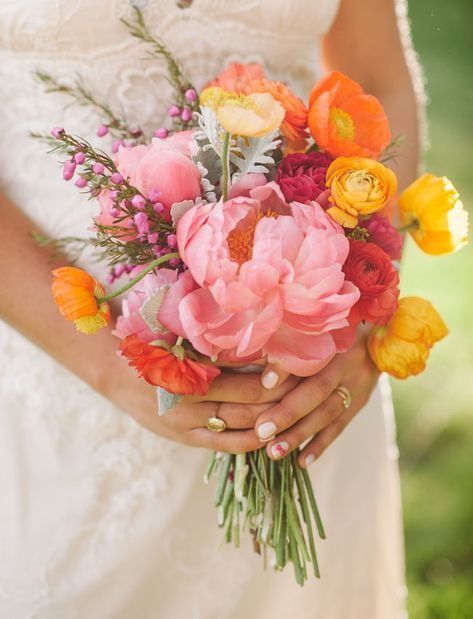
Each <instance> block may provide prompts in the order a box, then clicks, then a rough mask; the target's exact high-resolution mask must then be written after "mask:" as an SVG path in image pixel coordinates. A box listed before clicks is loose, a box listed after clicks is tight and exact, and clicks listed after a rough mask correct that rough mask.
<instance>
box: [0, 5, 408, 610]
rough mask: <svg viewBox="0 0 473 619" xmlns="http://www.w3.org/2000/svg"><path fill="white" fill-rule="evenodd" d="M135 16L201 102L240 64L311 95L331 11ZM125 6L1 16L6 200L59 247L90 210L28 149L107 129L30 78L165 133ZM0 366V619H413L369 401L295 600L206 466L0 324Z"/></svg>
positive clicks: (384, 450) (385, 448)
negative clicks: (50, 135)
mask: <svg viewBox="0 0 473 619" xmlns="http://www.w3.org/2000/svg"><path fill="white" fill-rule="evenodd" d="M139 4H140V6H142V7H143V9H144V10H145V12H146V19H147V22H148V24H149V25H150V26H151V28H152V29H153V31H154V32H155V33H156V34H157V35H158V36H160V37H162V39H163V40H164V41H165V42H166V44H167V45H168V46H169V48H170V49H171V50H172V51H173V52H174V53H175V54H176V56H177V57H178V58H180V60H181V61H182V64H183V65H184V67H185V69H186V71H187V72H188V74H189V75H190V76H192V78H193V79H194V80H195V81H196V83H197V85H198V86H201V85H202V84H203V83H204V82H205V81H206V80H207V79H208V78H209V77H211V76H212V75H214V74H216V73H217V72H218V71H220V70H221V69H222V68H223V67H224V66H225V65H226V64H228V63H230V62H232V61H240V62H261V63H262V64H264V66H265V68H266V70H267V72H268V74H269V75H271V76H272V77H275V78H278V79H282V80H285V81H288V82H290V83H291V85H294V86H295V87H296V88H297V89H298V91H299V92H300V94H304V95H305V94H307V90H308V89H309V87H310V86H311V85H312V83H313V81H314V80H315V79H316V77H317V76H318V74H319V71H320V67H319V63H318V44H319V39H320V37H321V36H322V35H323V33H324V32H325V31H326V30H327V29H328V27H329V25H330V23H331V21H332V20H333V18H334V16H335V13H336V10H337V5H338V3H337V1H336V0H317V2H314V1H313V0H298V2H294V1H291V0H240V1H239V2H228V1H226V0H194V1H193V2H192V4H191V5H190V6H189V7H186V8H180V7H179V6H178V5H177V3H176V2H175V0H149V1H148V2H146V1H141V2H140V3H139ZM131 10H132V5H131V3H130V2H128V1H126V0H103V1H102V2H96V0H76V1H75V2H66V1H64V0H37V1H35V3H34V8H33V7H32V4H31V2H30V1H29V0H2V2H1V3H0V80H1V83H2V84H3V85H4V91H3V93H2V97H1V99H0V186H1V189H2V191H4V192H6V193H7V194H8V196H9V197H10V198H11V199H12V200H13V201H14V202H15V203H16V204H17V205H19V207H20V208H22V209H23V210H24V211H25V212H27V213H28V214H29V215H30V216H31V217H32V219H33V220H34V221H35V222H36V223H37V225H38V226H39V227H41V229H43V230H44V231H45V232H46V233H48V234H50V235H52V236H65V235H79V236H82V235H84V231H85V230H86V228H87V226H88V225H89V223H90V217H91V216H92V215H93V214H94V213H95V212H96V207H95V206H94V205H93V203H92V202H87V201H86V200H85V199H84V198H83V196H80V195H79V194H78V192H76V191H75V190H74V189H73V188H72V187H70V186H68V185H67V184H66V183H64V182H63V181H62V180H61V178H60V170H59V168H58V165H57V162H56V161H55V158H54V157H51V156H49V157H48V156H46V155H45V152H44V150H45V149H44V145H42V144H40V143H38V142H36V141H34V140H32V139H31V138H30V137H29V136H28V133H29V132H30V131H31V130H47V129H49V128H50V127H51V126H53V125H63V126H64V127H67V129H68V130H69V131H71V132H75V133H80V134H82V135H84V136H89V137H91V138H93V136H94V133H95V129H96V127H97V126H98V124H99V122H100V119H99V118H98V116H97V115H96V114H95V113H94V112H91V111H90V110H89V109H86V108H80V107H76V106H74V107H70V106H68V105H67V100H66V99H65V98H64V97H63V96H62V95H46V94H44V92H43V91H42V88H41V86H40V85H39V84H38V83H37V82H36V81H35V79H34V78H33V76H32V72H33V71H34V70H35V69H42V70H44V71H47V72H48V73H51V74H53V75H55V76H57V77H58V78H60V79H61V80H66V81H71V82H72V81H73V80H74V79H75V77H76V75H78V74H79V75H81V76H82V77H83V79H84V82H85V83H86V84H87V86H88V87H89V88H91V89H92V90H93V91H94V93H95V94H96V95H97V97H98V98H100V99H103V100H106V101H108V102H110V104H111V106H112V108H113V109H114V110H115V111H117V112H120V113H123V114H124V115H125V116H126V117H127V118H128V119H129V121H130V123H132V124H133V123H136V122H138V121H140V122H142V120H143V119H147V120H148V122H147V127H146V128H147V129H148V130H152V129H153V128H156V127H158V126H160V125H161V124H162V123H163V120H164V116H165V110H166V107H167V102H168V100H169V97H170V93H169V90H168V87H167V85H166V82H165V79H164V78H165V71H164V67H163V66H161V65H160V64H159V62H155V61H150V60H147V59H146V58H145V56H146V54H145V50H144V48H143V47H142V46H141V44H140V43H139V42H137V41H136V40H134V39H132V38H131V37H129V35H128V34H127V31H126V29H125V27H124V26H123V25H122V24H121V23H120V21H119V20H120V18H121V17H129V16H130V15H131ZM93 139H94V138H93ZM0 251H1V249H0ZM88 266H89V268H91V269H92V270H93V271H94V272H95V273H96V274H97V275H100V274H101V269H100V267H97V265H94V264H88ZM0 366H1V367H2V372H1V373H0V393H1V398H0V492H1V493H2V501H1V503H0V521H1V522H2V527H1V528H0V554H1V556H2V562H1V563H0V617H2V618H3V617H5V618H7V617H8V619H30V618H31V619H33V618H34V619H56V618H58V619H59V618H60V619H69V618H74V619H76V618H79V619H82V618H83V619H89V618H90V617H103V618H113V619H121V618H123V619H129V618H130V617H139V618H140V619H148V618H149V619H156V617H159V618H160V619H161V618H162V619H168V618H171V617H176V616H178V617H185V618H186V619H187V618H192V619H214V618H217V617H218V618H219V619H241V618H242V617H246V618H248V619H253V618H256V617H258V616H271V614H273V613H274V614H275V613H276V612H281V611H282V610H283V609H284V610H285V611H287V612H292V613H293V614H294V613H295V614H297V616H298V617H301V619H309V618H310V617H312V616H324V617H327V619H338V618H339V617H344V619H351V618H353V619H355V617H360V616H362V617H364V618H366V619H369V618H373V619H374V618H378V617H383V619H391V618H393V619H394V618H396V619H398V618H399V617H401V616H402V613H403V589H402V586H403V579H402V541H401V529H400V519H399V497H398V479H397V463H396V459H395V451H393V450H395V442H394V436H393V432H392V426H391V425H390V424H391V423H392V410H391V408H390V404H389V401H390V399H389V396H386V395H385V396H384V397H382V396H381V394H380V392H376V393H375V394H374V395H373V398H372V400H371V402H370V403H369V405H368V406H367V407H366V409H365V410H364V411H363V413H361V414H360V415H359V416H358V418H357V419H355V421H354V422H353V423H352V424H351V426H350V428H348V429H347V431H346V432H345V433H344V435H343V436H342V437H341V438H340V439H339V441H338V442H337V444H336V445H334V446H333V447H332V448H331V449H330V450H329V452H328V453H327V454H326V455H324V457H323V458H322V459H321V461H320V462H319V463H318V464H317V465H314V471H313V475H314V480H315V484H316V492H317V496H318V499H319V502H320V505H321V509H322V513H323V515H324V518H325V522H326V525H327V528H328V534H329V539H328V541H326V542H324V543H322V544H320V545H319V546H320V562H321V568H322V573H323V580H322V582H321V583H315V582H313V583H311V584H310V586H309V587H306V588H305V589H304V590H303V592H301V591H300V590H299V588H298V587H296V585H295V584H293V575H292V574H291V573H290V572H288V573H285V574H283V575H275V574H273V573H271V572H267V573H264V572H263V571H262V566H261V560H260V558H259V557H257V556H254V555H253V553H252V549H251V547H250V543H249V541H247V543H245V544H244V548H243V549H241V550H239V551H235V550H233V549H232V548H220V549H218V548H217V546H218V543H219V540H220V532H219V531H218V529H217V527H216V525H215V514H214V509H213V507H212V491H211V488H209V487H205V486H204V485H203V483H202V472H203V470H204V467H205V463H206V460H207V457H208V454H207V453H205V452H203V451H201V450H195V449H190V448H188V447H183V446H181V445H178V444H174V443H171V442H169V441H166V440H164V439H161V438H159V437H157V436H154V435H152V434H150V433H149V432H147V431H145V430H144V429H142V428H140V427H139V426H137V425H136V424H135V422H134V421H132V420H131V419H130V418H128V417H127V416H126V415H124V414H123V413H122V412H121V411H118V410H117V409H116V408H114V407H113V406H112V405H111V404H110V403H109V402H107V401H105V400H104V399H102V398H101V397H100V396H98V395H97V394H95V393H93V392H92V391H91V390H90V388H89V387H88V386H86V385H84V384H83V383H82V382H80V381H79V380H78V379H77V378H76V377H74V376H73V375H71V374H70V373H69V372H68V371H67V370H65V369H64V368H63V367H60V366H59V365H58V364H56V363H55V362H54V361H52V360H51V359H50V358H49V357H48V356H47V355H46V354H45V353H44V352H42V351H40V350H38V349H36V348H35V347H34V346H33V345H32V344H31V343H30V342H28V341H26V340H25V339H24V338H23V337H22V336H21V335H19V334H18V333H16V332H15V331H14V330H13V329H11V328H10V327H8V326H7V325H4V324H0ZM383 402H384V404H383ZM393 456H394V457H393ZM360 497H361V498H362V500H361V501H360ZM341 587H343V595H340V592H341Z"/></svg>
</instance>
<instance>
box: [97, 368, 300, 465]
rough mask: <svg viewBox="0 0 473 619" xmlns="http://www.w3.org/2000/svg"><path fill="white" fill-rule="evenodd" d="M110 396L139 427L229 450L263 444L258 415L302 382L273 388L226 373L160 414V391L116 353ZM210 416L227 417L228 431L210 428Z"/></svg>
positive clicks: (252, 378)
mask: <svg viewBox="0 0 473 619" xmlns="http://www.w3.org/2000/svg"><path fill="white" fill-rule="evenodd" d="M107 376H108V377H110V380H109V382H108V383H107V384H106V386H105V395H106V397H107V398H108V399H110V400H111V401H113V402H114V403H115V404H117V405H118V406H119V407H120V408H121V409H123V410H124V411H126V412H128V413H129V414H130V415H131V416H132V417H133V418H134V419H135V421H137V422H138V423H139V424H140V425H142V426H143V427H145V428H147V429H148V430H150V431H151V432H154V433H155V434H158V435H160V436H163V437H165V438H168V439H170V440H173V441H176V442H179V443H183V444H185V445H190V446H193V447H204V448H206V449H212V450H216V451H225V452H228V453H235V454H236V453H244V452H247V451H253V450H256V449H260V448H261V442H260V440H259V439H258V437H257V436H256V434H255V431H254V426H255V423H256V420H257V419H258V417H259V415H261V414H262V413H263V412H264V411H266V410H267V409H268V408H271V407H273V406H274V405H275V404H276V403H278V402H279V401H281V400H282V399H283V397H284V396H286V395H287V394H288V393H289V392H290V391H291V390H292V389H294V387H295V386H296V385H297V384H298V383H299V382H300V380H301V379H300V378H297V377H294V376H289V377H287V378H286V380H283V381H280V383H279V385H278V386H277V387H275V388H274V389H272V390H270V391H269V390H267V389H265V388H264V387H263V386H262V384H261V376H260V374H233V373H229V372H223V373H222V374H221V375H220V376H218V377H217V378H216V379H215V380H214V381H213V383H212V385H211V388H210V390H209V392H208V394H207V395H206V396H205V397H202V398H199V397H185V398H183V399H182V401H181V402H180V403H179V405H178V406H176V408H174V409H173V410H171V411H169V412H167V413H166V414H165V415H163V416H162V417H160V416H158V410H157V398H156V389H155V388H154V387H152V386H150V385H148V384H147V383H145V382H144V381H143V380H140V379H138V377H137V376H136V374H135V372H134V371H133V370H131V369H130V368H129V367H128V366H127V365H126V363H125V361H124V360H123V359H120V358H119V357H116V361H115V362H114V368H113V369H112V370H111V371H110V369H109V371H108V372H107ZM209 417H219V418H220V419H223V420H224V421H225V424H226V426H227V429H226V430H225V431H224V432H213V431H211V430H208V429H207V427H206V426H207V420H208V419H209Z"/></svg>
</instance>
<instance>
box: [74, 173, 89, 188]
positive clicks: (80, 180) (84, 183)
mask: <svg viewBox="0 0 473 619" xmlns="http://www.w3.org/2000/svg"><path fill="white" fill-rule="evenodd" d="M76 187H78V188H79V189H84V187H87V179H85V178H83V177H82V176H79V178H78V179H77V180H76Z"/></svg>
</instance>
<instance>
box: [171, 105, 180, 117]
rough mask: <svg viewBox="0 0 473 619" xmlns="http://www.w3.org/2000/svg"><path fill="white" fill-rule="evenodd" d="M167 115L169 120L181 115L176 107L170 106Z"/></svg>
mask: <svg viewBox="0 0 473 619" xmlns="http://www.w3.org/2000/svg"><path fill="white" fill-rule="evenodd" d="M168 114H169V116H170V117H171V118H176V116H180V115H181V109H180V108H179V107H178V106H177V105H171V107H170V108H169V109H168Z"/></svg>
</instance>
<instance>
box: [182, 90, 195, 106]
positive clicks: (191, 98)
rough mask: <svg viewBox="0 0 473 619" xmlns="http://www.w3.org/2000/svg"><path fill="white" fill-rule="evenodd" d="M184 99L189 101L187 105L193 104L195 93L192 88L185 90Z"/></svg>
mask: <svg viewBox="0 0 473 619" xmlns="http://www.w3.org/2000/svg"><path fill="white" fill-rule="evenodd" d="M184 97H185V98H186V99H187V100H188V101H189V103H195V102H196V101H197V93H196V91H195V90H194V89H193V88H189V90H186V92H185V93H184Z"/></svg>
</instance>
